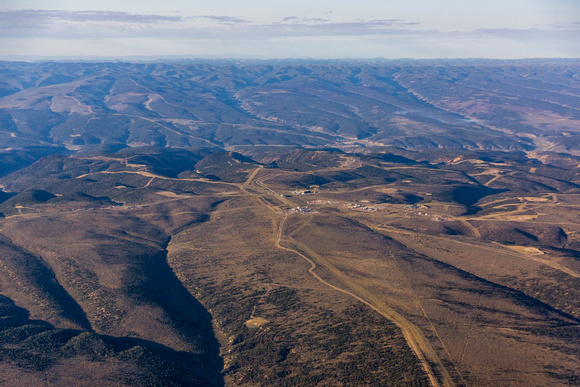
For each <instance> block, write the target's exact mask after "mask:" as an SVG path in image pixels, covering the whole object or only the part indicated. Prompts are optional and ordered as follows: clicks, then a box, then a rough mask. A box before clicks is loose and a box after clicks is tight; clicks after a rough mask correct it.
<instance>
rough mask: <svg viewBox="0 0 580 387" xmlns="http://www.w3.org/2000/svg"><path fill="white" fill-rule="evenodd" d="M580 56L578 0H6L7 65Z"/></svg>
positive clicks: (1, 10) (2, 12) (2, 14)
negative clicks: (17, 62)
mask: <svg viewBox="0 0 580 387" xmlns="http://www.w3.org/2000/svg"><path fill="white" fill-rule="evenodd" d="M128 57H134V58H137V57H148V58H155V57H177V58H180V57H182V58H251V59H273V58H279V59H284V58H314V59H338V58H387V59H397V58H416V59H423V58H424V59H431V58H492V59H518V58H542V57H543V58H578V57H580V0H356V1H354V0H332V1H331V0H293V1H286V0H204V1H198V0H189V1H186V0H163V1H160V0H115V1H112V0H99V1H93V0H88V1H85V0H54V1H53V0H0V60H38V59H91V58H95V59H98V58H107V59H110V58H128Z"/></svg>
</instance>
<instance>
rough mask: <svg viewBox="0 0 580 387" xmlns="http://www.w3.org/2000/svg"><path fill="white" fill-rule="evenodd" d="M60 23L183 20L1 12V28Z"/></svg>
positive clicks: (98, 13)
mask: <svg viewBox="0 0 580 387" xmlns="http://www.w3.org/2000/svg"><path fill="white" fill-rule="evenodd" d="M59 21H63V22H79V23H86V22H117V23H118V22H122V23H139V24H154V23H174V22H181V21H183V19H182V18H181V17H179V16H162V15H138V14H130V13H126V12H113V11H59V10H55V11H47V10H34V9H22V10H10V11H0V26H1V27H2V28H6V27H13V28H15V27H22V26H27V27H31V26H38V27H45V26H47V25H50V24H53V23H57V22H59Z"/></svg>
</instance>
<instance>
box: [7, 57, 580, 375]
mask: <svg viewBox="0 0 580 387" xmlns="http://www.w3.org/2000/svg"><path fill="white" fill-rule="evenodd" d="M579 68H580V67H578V64H577V62H575V61H572V60H560V61H558V60H552V61H542V60H538V61H507V62H494V63H479V62H477V61H473V62H461V61H459V62H454V63H444V61H439V62H438V61H427V62H420V61H418V62H413V63H411V64H409V63H403V62H392V63H391V62H388V61H386V62H370V63H358V62H356V61H355V62H353V63H350V62H344V63H342V62H341V63H334V64H332V65H328V64H326V63H316V64H304V63H294V64H279V63H259V62H257V63H253V62H251V63H229V62H226V63H219V64H216V63H203V62H201V63H188V62H185V63H150V64H141V63H34V64H33V63H29V64H25V63H15V62H4V63H0V70H1V71H0V108H1V109H0V115H1V117H0V135H1V137H0V145H1V147H2V151H1V152H0V165H1V168H0V187H1V191H0V215H1V216H0V383H1V384H6V385H14V384H17V383H25V384H28V385H43V384H46V385H50V384H61V385H62V384H63V383H64V384H67V385H111V384H113V385H115V384H119V385H186V386H190V385H195V386H197V385H199V386H207V385H215V386H237V385H243V386H256V385H274V386H312V385H321V386H340V385H343V386H350V385H393V386H427V385H431V386H456V385H457V386H487V385H513V386H530V385H550V386H567V385H576V384H578V383H579V381H580V368H579V367H578V364H580V359H579V357H580V350H579V344H578V343H579V338H580V303H579V302H578V300H580V222H579V220H578V219H580V217H579V213H580V168H579V166H580V155H579V153H578V149H579V148H578V147H577V146H576V145H575V142H574V141H576V140H575V139H576V137H578V134H577V133H576V132H577V131H578V129H579V127H578V121H579V120H580V118H579V117H578V115H577V111H578V109H580V104H578V98H579V96H580V92H578V90H579V89H580V88H579V87H578V83H577V82H578V80H577V78H578V74H579V72H578V69H579ZM22 70H26V71H22ZM540 91H543V92H544V93H540ZM2 133H3V134H2Z"/></svg>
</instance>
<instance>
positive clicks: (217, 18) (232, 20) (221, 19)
mask: <svg viewBox="0 0 580 387" xmlns="http://www.w3.org/2000/svg"><path fill="white" fill-rule="evenodd" d="M188 19H208V20H213V21H216V22H220V23H234V24H237V23H252V22H251V21H249V20H245V19H240V18H237V17H232V16H215V15H205V16H192V17H190V18H188Z"/></svg>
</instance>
